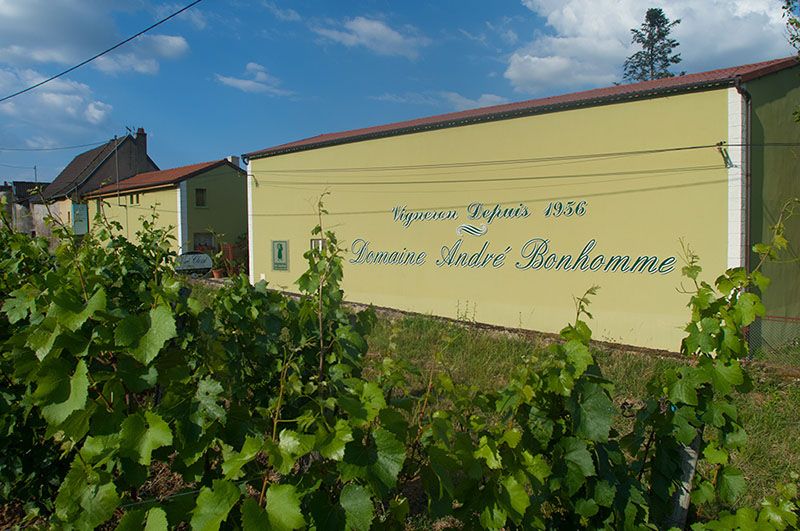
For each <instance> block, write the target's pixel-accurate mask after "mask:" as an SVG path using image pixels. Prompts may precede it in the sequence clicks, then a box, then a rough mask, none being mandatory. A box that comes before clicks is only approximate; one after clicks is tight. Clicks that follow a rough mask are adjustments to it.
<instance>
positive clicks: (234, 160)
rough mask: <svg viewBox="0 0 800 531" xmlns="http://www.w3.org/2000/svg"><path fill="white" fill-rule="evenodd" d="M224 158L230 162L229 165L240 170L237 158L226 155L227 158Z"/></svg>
mask: <svg viewBox="0 0 800 531" xmlns="http://www.w3.org/2000/svg"><path fill="white" fill-rule="evenodd" d="M225 158H226V159H227V160H228V162H230V163H231V164H233V165H234V166H236V167H237V168H240V167H241V166H240V165H239V157H237V156H236V155H228V156H227V157H225Z"/></svg>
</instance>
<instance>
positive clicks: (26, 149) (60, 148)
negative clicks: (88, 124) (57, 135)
mask: <svg viewBox="0 0 800 531" xmlns="http://www.w3.org/2000/svg"><path fill="white" fill-rule="evenodd" d="M107 142H108V140H104V141H102V142H92V143H90V144H79V145H77V146H59V147H50V148H10V147H0V151H60V150H64V149H78V148H85V147H92V146H99V145H100V144H105V143H107Z"/></svg>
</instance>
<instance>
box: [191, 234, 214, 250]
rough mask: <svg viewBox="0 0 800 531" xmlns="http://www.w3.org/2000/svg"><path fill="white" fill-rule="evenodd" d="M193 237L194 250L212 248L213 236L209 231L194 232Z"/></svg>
mask: <svg viewBox="0 0 800 531" xmlns="http://www.w3.org/2000/svg"><path fill="white" fill-rule="evenodd" d="M193 239H194V250H195V251H213V250H214V236H213V235H212V234H211V233H210V232H195V233H194V238H193Z"/></svg>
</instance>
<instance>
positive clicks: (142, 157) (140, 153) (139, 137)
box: [133, 127, 151, 175]
mask: <svg viewBox="0 0 800 531" xmlns="http://www.w3.org/2000/svg"><path fill="white" fill-rule="evenodd" d="M133 139H134V140H135V144H136V159H135V162H136V167H135V168H133V174H134V175H135V174H137V173H141V172H145V171H149V170H150V169H151V167H150V165H149V164H148V162H147V133H145V132H144V128H142V127H140V128H139V129H137V130H136V136H134V137H133Z"/></svg>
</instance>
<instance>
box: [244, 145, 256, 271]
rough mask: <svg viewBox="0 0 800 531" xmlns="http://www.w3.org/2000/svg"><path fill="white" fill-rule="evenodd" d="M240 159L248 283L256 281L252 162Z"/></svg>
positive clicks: (245, 158) (247, 159) (245, 157)
mask: <svg viewBox="0 0 800 531" xmlns="http://www.w3.org/2000/svg"><path fill="white" fill-rule="evenodd" d="M242 161H243V162H244V163H245V164H247V175H246V177H245V178H246V179H247V270H248V275H249V276H250V284H255V283H256V272H255V249H254V248H253V243H254V242H253V184H254V183H253V180H254V178H255V177H254V176H253V162H252V161H251V160H250V159H249V158H248V157H247V156H245V155H242Z"/></svg>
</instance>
